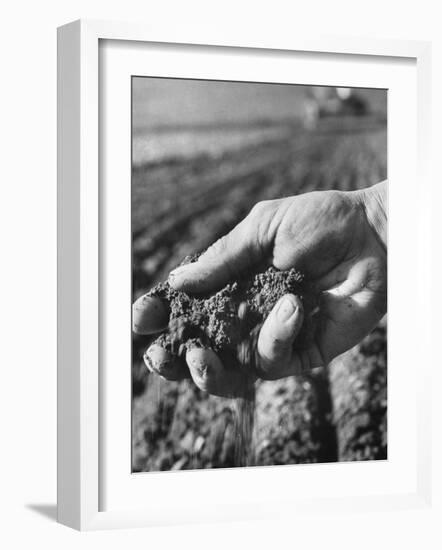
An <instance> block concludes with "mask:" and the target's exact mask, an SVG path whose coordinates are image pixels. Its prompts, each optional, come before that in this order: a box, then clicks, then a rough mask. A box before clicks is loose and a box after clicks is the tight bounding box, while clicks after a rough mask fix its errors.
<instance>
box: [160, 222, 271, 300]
mask: <svg viewBox="0 0 442 550" xmlns="http://www.w3.org/2000/svg"><path fill="white" fill-rule="evenodd" d="M257 241H258V240H257V239H256V238H255V235H254V233H253V227H252V228H250V225H249V223H248V222H247V218H246V219H245V220H243V221H242V222H241V223H240V224H238V225H237V226H236V227H235V228H234V229H233V230H232V231H231V232H230V233H228V234H227V235H225V236H224V237H221V238H220V239H219V240H218V241H216V242H215V243H214V244H213V245H212V246H210V247H209V248H208V249H207V250H206V252H204V253H203V254H202V255H201V256H200V257H199V258H198V260H197V261H196V262H193V263H190V264H186V265H182V266H179V267H178V268H176V269H174V270H173V271H172V272H171V273H170V275H169V284H170V285H171V286H172V287H173V288H174V289H175V290H182V291H184V292H190V293H191V294H204V293H207V292H213V291H216V290H219V289H220V288H222V287H223V286H225V285H226V284H227V283H228V282H230V281H232V280H234V279H236V278H238V277H239V276H240V275H241V274H243V273H245V272H248V271H251V270H252V269H253V267H254V266H256V265H257V264H258V263H259V262H260V259H261V256H262V254H261V251H260V249H259V246H258V244H257Z"/></svg>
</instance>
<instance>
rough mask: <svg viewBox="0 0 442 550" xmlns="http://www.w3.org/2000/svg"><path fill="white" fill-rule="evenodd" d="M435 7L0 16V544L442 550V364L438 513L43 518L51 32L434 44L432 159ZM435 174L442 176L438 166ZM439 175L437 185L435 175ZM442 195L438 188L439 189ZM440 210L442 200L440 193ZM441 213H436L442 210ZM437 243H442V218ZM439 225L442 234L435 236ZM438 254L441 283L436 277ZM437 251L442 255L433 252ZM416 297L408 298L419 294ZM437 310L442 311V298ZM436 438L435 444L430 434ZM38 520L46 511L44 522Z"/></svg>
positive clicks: (202, 4) (142, 9) (193, 2)
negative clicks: (76, 527)
mask: <svg viewBox="0 0 442 550" xmlns="http://www.w3.org/2000/svg"><path fill="white" fill-rule="evenodd" d="M437 5H438V2H436V1H434V2H433V1H430V0H421V1H420V2H409V1H403V2H393V1H392V2H386V1H385V0H371V1H370V2H367V1H365V2H355V0H334V1H332V2H330V1H328V0H324V1H323V0H316V1H314V0H312V1H309V2H307V1H304V2H302V3H301V2H295V1H290V2H283V1H278V0H273V1H272V2H263V3H262V4H260V3H258V2H257V1H256V0H255V1H254V2H253V1H251V0H247V1H242V2H240V1H239V0H236V1H235V0H232V1H230V0H224V1H223V2H221V1H216V2H207V1H198V0H186V1H185V2H180V1H179V0H176V1H167V0H161V1H158V0H157V1H155V2H154V1H150V2H149V1H146V0H143V1H137V0H124V1H121V0H120V2H116V1H115V0H107V1H105V0H87V1H85V0H77V1H75V2H74V1H72V0H64V1H62V2H58V3H56V2H50V1H49V0H40V1H39V2H31V1H20V0H17V1H16V2H14V3H8V5H7V7H6V6H3V9H2V32H1V33H0V40H1V49H0V52H1V75H2V82H1V86H0V96H1V97H0V131H1V134H0V139H1V142H0V147H1V149H0V150H1V152H2V154H1V159H2V160H1V163H0V170H1V172H2V176H1V178H0V197H1V200H0V224H1V227H0V229H1V231H0V235H1V237H0V238H1V248H0V251H1V255H0V258H1V264H0V265H1V271H0V282H1V284H0V293H1V294H0V312H1V332H0V334H1V337H0V342H1V345H0V369H1V370H0V372H1V373H2V384H1V398H0V418H1V437H0V441H1V451H0V464H1V467H0V476H1V482H0V494H1V497H0V500H1V504H0V507H1V511H0V513H1V516H0V517H1V525H2V527H1V529H0V545H1V546H2V547H3V548H8V549H9V548H27V547H32V546H35V545H37V546H43V545H44V546H45V547H48V548H63V549H70V548H77V547H79V546H80V545H81V547H82V548H83V547H84V548H95V547H97V545H98V544H100V545H101V544H106V545H107V547H108V548H109V547H111V548H113V547H115V548H118V547H121V546H122V545H123V544H124V545H125V548H129V547H130V545H143V546H145V547H150V548H155V547H160V548H161V549H162V550H163V549H164V550H169V549H172V548H187V547H191V548H193V549H196V548H207V547H210V548H214V549H218V548H223V549H224V548H226V547H227V548H236V547H240V545H246V547H247V548H251V547H253V548H267V547H273V548H279V547H281V548H286V547H295V546H296V547H299V548H333V547H335V546H336V547H339V548H340V549H344V548H357V549H358V550H359V549H365V548H390V547H391V548H392V547H399V546H400V547H401V548H404V549H407V548H413V549H414V548H418V547H420V548H425V549H430V548H436V547H438V548H439V547H440V545H441V541H442V534H441V530H440V528H438V525H437V520H438V519H439V520H440V517H441V512H442V499H441V497H442V487H441V475H440V472H438V470H439V469H440V463H441V458H442V452H441V445H440V421H438V422H436V418H440V417H441V406H440V405H439V399H438V395H439V388H440V387H441V384H440V383H439V384H438V383H437V382H441V377H440V369H439V370H438V368H437V367H438V365H435V375H436V376H437V379H435V382H434V383H433V389H434V395H433V402H434V418H435V421H434V426H433V431H434V434H435V450H434V462H435V463H434V466H435V468H434V480H435V481H434V483H435V502H434V506H433V508H432V509H429V510H423V511H402V512H396V513H391V514H388V515H385V514H379V515H374V514H372V515H370V516H369V517H367V516H363V515H352V516H351V517H349V516H346V517H344V516H333V515H331V516H327V517H307V518H306V517H304V518H302V520H297V519H296V517H294V518H293V522H292V523H291V524H290V525H287V524H285V525H284V524H278V523H274V522H269V523H265V524H261V525H256V524H235V525H231V526H225V525H223V526H222V527H220V526H215V527H211V526H203V527H198V528H196V527H185V528H184V527H177V528H173V529H168V530H164V529H160V528H157V529H153V530H149V531H146V530H138V531H120V532H105V533H87V534H79V533H76V532H74V531H70V530H68V529H67V528H64V527H62V526H59V525H57V524H56V523H54V521H51V520H50V519H48V517H47V515H48V514H49V515H54V514H55V510H54V508H53V506H54V504H55V489H56V487H55V468H56V460H55V449H56V447H55V434H56V418H55V410H56V376H55V374H56V347H55V343H56V233H55V227H56V27H57V26H59V25H61V24H64V23H66V22H68V21H70V20H73V19H77V18H79V17H84V18H98V19H117V20H118V19H120V20H136V21H146V22H150V23H152V21H167V22H168V23H170V28H171V29H172V28H174V27H181V26H182V25H185V26H186V27H187V28H188V30H189V31H190V30H192V29H193V28H197V27H199V26H201V25H202V26H204V27H205V28H206V30H207V31H208V32H209V31H210V29H211V28H213V29H214V30H215V29H216V30H217V31H219V29H220V28H221V29H222V28H225V29H226V32H227V31H228V29H231V30H234V31H235V32H243V33H245V34H247V35H249V36H250V37H251V38H252V37H253V36H254V35H259V34H262V33H265V34H267V35H268V37H269V41H270V39H271V37H272V36H274V37H277V36H278V35H279V34H280V33H296V32H297V29H302V30H303V31H304V32H306V31H309V30H310V31H311V32H312V33H326V34H339V33H341V34H349V35H360V34H362V35H365V36H373V37H374V36H381V37H392V38H403V39H424V40H433V41H434V59H433V66H434V71H435V72H434V81H433V98H434V114H435V117H434V145H433V148H434V153H435V155H434V158H435V159H436V147H437V144H438V143H439V144H440V128H442V126H441V124H442V118H441V106H440V98H442V79H441V77H442V69H441V68H442V35H441V32H440V22H441V16H440V14H439V13H438V9H437ZM433 175H434V180H435V181H436V182H437V183H439V184H440V176H439V177H438V174H437V172H436V163H434V174H433ZM437 180H439V181H437ZM439 187H440V186H439ZM436 195H437V197H436V200H435V204H438V203H440V201H441V199H442V192H441V189H440V188H439V189H438V190H437V191H436ZM439 218H441V217H440V216H439ZM436 223H438V224H439V227H438V228H436V227H435V245H434V246H435V247H436V238H437V235H439V236H440V235H442V228H441V227H440V224H441V222H440V219H438V220H436ZM436 231H437V232H436ZM441 248H442V247H441V246H440V237H439V249H438V252H439V254H438V256H437V258H436V254H435V277H437V278H438V279H442V277H441V275H442V270H441V265H442V264H441V261H440V260H441V258H440V249H441ZM435 250H436V248H435ZM410 290H411V293H410V297H409V298H407V299H413V295H412V290H413V289H410ZM435 307H436V308H440V307H441V298H440V296H436V297H435ZM436 436H438V437H439V439H436ZM42 512H43V514H42Z"/></svg>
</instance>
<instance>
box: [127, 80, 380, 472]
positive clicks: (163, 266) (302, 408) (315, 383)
mask: <svg viewBox="0 0 442 550" xmlns="http://www.w3.org/2000/svg"><path fill="white" fill-rule="evenodd" d="M132 128H133V133H132V162H133V164H132V239H133V251H132V268H133V269H132V274H133V299H134V300H135V299H136V298H137V297H138V296H140V295H141V294H143V293H144V292H146V291H147V290H149V288H151V287H152V286H153V285H155V284H156V283H157V282H159V281H161V280H164V279H165V278H167V275H168V273H169V271H170V270H171V269H172V268H173V267H175V266H176V265H177V264H179V263H180V262H181V260H182V259H183V258H184V257H185V256H186V255H188V254H193V253H195V252H198V251H201V250H204V249H205V248H206V247H207V246H209V245H210V244H211V243H212V242H213V241H214V240H216V239H217V238H219V237H220V236H222V235H223V234H225V233H226V232H227V231H229V230H230V229H231V228H232V227H233V226H234V225H236V224H237V223H238V222H239V221H240V220H241V219H242V218H243V217H244V216H245V215H247V213H248V212H249V210H250V209H251V207H252V206H253V205H254V204H255V203H256V202H258V201H260V200H264V199H272V198H280V197H284V196H290V195H296V194H300V193H305V192H309V191H313V190H319V189H341V190H352V189H359V188H363V187H367V186H370V185H373V184H375V183H377V182H379V181H381V180H382V179H385V178H386V176H387V91H386V90H373V89H354V88H333V87H313V86H296V85H280V84H278V85H276V84H256V83H238V82H218V81H197V80H180V79H160V78H146V77H133V79H132ZM149 343H150V338H149V337H142V336H137V335H134V336H133V364H132V389H133V413H132V470H133V471H134V472H141V471H158V470H170V469H173V470H180V469H194V468H220V467H233V466H237V465H239V462H238V457H237V455H236V451H235V449H236V448H237V443H238V439H241V430H242V427H241V425H240V423H239V422H238V415H237V405H236V404H235V403H234V402H232V400H229V399H223V398H219V397H213V396H208V395H207V394H205V393H203V392H201V391H200V390H198V389H197V388H196V387H195V386H194V385H193V383H192V382H190V381H182V382H170V381H165V380H162V379H161V378H159V377H158V376H154V375H151V374H149V373H148V371H147V369H146V368H145V366H144V363H143V359H142V355H143V351H144V349H145V348H146V347H147V346H148V345H149ZM254 415H255V428H254V433H253V439H252V442H251V446H252V447H253V449H252V455H253V461H252V463H253V464H255V465H271V464H295V463H306V462H331V461H353V460H373V459H386V458H387V324H386V319H384V320H383V321H382V322H381V323H380V325H379V326H378V327H377V328H376V329H375V330H374V331H373V332H372V334H370V335H369V336H368V337H367V338H366V339H365V340H364V341H363V342H361V344H360V345H358V346H356V347H355V348H354V349H353V350H350V351H349V352H347V353H346V354H344V355H342V356H340V357H339V358H337V359H336V360H335V361H334V362H333V363H332V364H331V365H329V366H328V368H327V369H326V370H325V371H324V372H323V373H321V374H319V375H309V376H305V377H302V378H288V379H284V380H280V381H275V382H259V383H258V384H257V393H256V406H255V411H254Z"/></svg>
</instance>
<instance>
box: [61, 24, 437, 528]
mask: <svg viewBox="0 0 442 550" xmlns="http://www.w3.org/2000/svg"><path fill="white" fill-rule="evenodd" d="M103 40H106V41H125V43H126V45H127V47H129V48H130V47H131V45H132V44H139V43H141V42H142V43H150V44H152V43H167V44H175V45H176V48H177V49H178V50H179V48H180V45H182V47H184V46H186V47H187V48H189V47H191V46H195V47H196V46H198V47H200V46H204V47H206V48H208V50H209V55H210V50H213V48H229V52H230V54H231V55H235V51H238V52H241V54H242V55H244V54H247V52H248V51H250V52H252V51H253V52H256V51H260V52H265V51H271V52H272V53H273V54H274V55H281V56H282V55H284V54H285V53H287V52H309V53H311V54H317V55H324V54H330V55H332V56H337V57H339V56H346V57H349V56H350V57H353V58H354V59H356V58H357V56H368V57H377V58H382V59H390V60H392V61H393V62H394V60H395V59H398V60H399V59H409V60H412V62H413V63H415V64H416V85H417V103H416V111H417V117H418V122H417V131H416V136H415V143H416V144H417V150H416V151H415V153H416V159H417V170H418V176H419V193H418V194H419V204H420V205H421V208H420V211H419V212H420V213H419V231H420V232H419V238H418V239H419V240H418V243H417V245H418V248H416V250H415V252H416V256H415V258H416V259H418V260H419V266H418V267H417V268H416V278H417V279H416V280H417V281H418V282H419V287H420V288H421V291H420V294H419V301H418V303H417V304H415V307H416V308H417V310H418V311H420V312H421V313H427V315H421V316H420V317H421V319H423V320H422V322H421V323H420V331H421V336H422V342H421V343H422V345H424V344H425V338H426V336H425V334H426V332H425V331H426V329H428V327H429V325H428V323H430V322H431V316H430V315H429V314H428V312H429V311H430V307H431V302H430V294H429V293H430V290H429V287H430V284H431V254H430V252H429V250H428V247H427V248H426V247H425V246H424V243H425V242H430V240H429V239H427V240H426V238H427V237H428V235H429V231H430V226H429V216H428V213H429V211H428V210H426V209H427V208H429V207H428V205H429V204H431V185H430V181H429V175H428V171H427V165H428V162H427V154H428V153H427V151H428V149H429V120H430V115H431V111H430V109H431V105H430V101H429V96H428V94H429V79H430V45H429V43H426V42H408V41H389V40H364V39H363V38H354V37H353V38H350V37H318V38H312V37H305V36H302V35H299V34H296V35H294V36H293V37H285V36H281V38H280V40H279V41H278V43H276V42H275V43H271V44H269V43H267V41H266V39H265V37H262V38H260V39H256V40H254V41H253V42H249V41H245V40H243V39H242V38H241V37H232V36H229V35H228V34H227V33H224V34H223V33H220V36H217V37H207V36H205V35H204V31H203V30H201V33H200V34H199V35H198V36H196V35H192V36H186V31H185V30H183V32H182V33H180V34H179V35H178V34H177V33H175V32H174V33H173V36H166V35H164V34H163V33H162V32H155V30H154V29H153V28H150V27H148V26H144V25H136V24H127V23H117V22H101V21H76V22H73V23H70V24H68V25H65V26H63V27H61V28H60V29H59V30H58V521H59V522H60V523H63V524H65V525H68V526H70V527H74V528H76V529H80V530H90V529H104V528H116V527H139V526H150V525H158V524H170V523H177V522H195V521H205V520H207V521H216V520H218V521H219V520H231V519H242V518H248V519H250V518H260V517H262V509H263V504H264V502H265V498H266V497H265V495H264V496H263V498H262V500H260V501H257V500H256V501H253V499H251V501H250V502H247V501H241V498H239V499H238V503H237V505H236V506H232V507H231V509H230V510H229V511H228V513H227V512H226V511H225V512H224V513H222V514H220V513H219V510H218V511H217V510H216V509H211V508H210V507H208V506H207V501H206V502H204V501H202V502H199V503H198V502H196V501H195V502H193V503H190V504H189V506H188V507H187V510H186V508H184V507H183V502H184V501H183V502H180V503H178V504H177V506H176V507H175V508H173V509H172V507H171V508H170V510H169V511H168V512H169V513H167V504H166V503H165V504H164V506H163V507H162V506H156V507H155V506H153V505H152V503H150V505H149V506H144V507H134V506H126V505H125V503H123V502H122V505H121V507H120V506H113V507H112V509H111V510H103V507H102V502H101V496H100V495H101V492H100V484H101V483H103V472H102V468H103V462H102V458H103V457H102V456H101V455H102V453H103V444H102V439H103V434H102V433H101V426H102V424H101V414H102V411H103V409H102V407H101V405H100V400H102V399H103V397H104V396H103V395H102V392H103V387H102V386H101V385H100V373H101V368H102V365H101V360H102V358H101V355H100V345H99V343H100V336H101V318H100V302H101V301H102V299H103V294H102V289H101V284H100V281H101V277H102V276H103V273H102V271H101V268H102V262H101V256H102V251H101V242H102V241H101V239H102V235H101V234H100V231H101V230H102V226H100V209H101V208H102V204H101V188H100V174H99V166H100V165H99V158H100V157H99V155H100V127H99V114H100V109H101V108H102V106H101V105H100V94H99V75H100V67H99V59H100V55H99V53H100V52H99V48H100V41H103ZM390 145H391V143H390ZM399 175H400V174H399V173H393V174H390V177H392V178H395V177H398V176H399ZM396 196H397V195H396ZM394 197H395V194H394V193H393V197H392V198H393V199H394ZM397 220H398V221H397V223H398V224H400V223H402V221H401V220H400V219H399V218H397ZM427 289H428V290H427ZM430 332H431V331H430V330H427V334H430ZM427 338H429V336H427ZM428 349H429V351H428V352H427V353H428V354H429V355H431V348H430V347H429V346H428ZM430 365H431V358H430V356H428V360H427V361H423V362H422V364H421V366H420V369H421V371H420V376H419V379H418V380H416V384H415V393H416V403H417V404H416V414H415V418H414V420H415V428H416V444H415V451H416V453H415V454H416V456H415V457H414V458H415V460H414V462H413V465H412V467H413V468H414V470H415V480H416V483H415V484H414V485H413V488H412V490H406V491H397V492H395V491H391V492H390V493H386V494H382V495H380V494H366V495H357V496H351V495H344V496H343V495H339V494H336V495H335V496H331V493H329V494H327V495H326V494H325V493H324V495H321V492H320V491H318V490H315V491H313V493H314V495H315V496H314V498H313V497H312V498H311V499H307V498H303V499H302V501H300V500H299V499H298V500H296V501H295V499H294V500H293V502H292V501H291V500H290V499H288V500H287V497H286V495H283V494H282V493H281V500H284V502H285V503H284V506H282V507H280V508H279V510H282V509H284V510H286V511H285V512H278V516H279V517H283V516H284V514H287V518H289V517H290V514H293V513H294V512H295V511H296V513H309V511H310V512H311V511H314V510H318V509H324V510H326V509H330V508H333V510H334V511H336V510H348V509H353V510H354V509H355V507H356V508H357V509H360V510H372V509H379V508H384V507H386V508H388V509H391V508H395V507H415V506H425V505H427V504H428V503H429V501H430V497H431V471H430V444H431V441H430V431H429V415H430V402H429V395H430V391H429V387H430V381H429V377H430V371H429V369H430ZM393 383H394V379H393ZM338 466H339V465H338ZM341 469H342V466H341ZM254 470H255V472H256V473H253V474H247V475H248V476H249V479H250V480H252V481H253V479H252V477H250V476H255V478H256V476H263V475H264V474H263V473H262V472H258V470H259V469H254ZM287 471H288V470H284V471H282V470H279V473H278V483H281V482H282V483H283V482H284V476H285V475H288V474H287ZM270 472H271V471H270V470H267V472H266V474H265V475H266V477H267V478H269V476H271V475H274V474H271V473H270ZM324 472H325V470H324ZM226 474H228V475H232V474H234V475H235V483H236V482H237V480H238V476H241V475H244V473H241V471H240V470H237V471H236V472H234V473H233V472H224V473H221V474H219V473H215V472H204V473H203V475H204V476H205V477H204V481H203V482H202V481H201V478H199V480H198V479H197V478H196V474H195V473H192V472H190V473H186V474H185V475H186V476H189V475H190V476H193V478H192V483H193V484H197V483H200V484H201V485H203V484H206V485H207V480H208V479H209V478H208V477H207V476H208V475H209V476H212V477H213V476H217V475H218V476H219V475H222V476H223V475H224V476H225V475H226ZM172 475H173V476H177V475H179V476H181V475H182V474H172ZM198 475H199V474H198ZM325 475H328V474H327V473H325ZM150 479H151V481H152V482H154V478H153V477H152V478H150ZM176 479H177V478H175V483H177V482H176ZM223 480H224V477H223V478H222V480H221V482H222V481H223ZM164 482H165V478H164V477H163V479H162V480H158V479H157V480H156V481H155V484H156V485H157V486H158V485H160V486H161V483H164ZM147 483H149V479H147ZM224 483H225V482H224ZM270 483H271V480H270ZM169 485H170V483H169ZM178 485H180V484H179V483H178ZM168 490H171V487H169V488H168ZM182 490H183V491H184V490H185V485H182ZM209 496H210V495H209ZM272 498H273V499H275V498H278V494H277V493H276V494H273V495H272ZM246 504H247V507H246ZM266 516H268V513H266Z"/></svg>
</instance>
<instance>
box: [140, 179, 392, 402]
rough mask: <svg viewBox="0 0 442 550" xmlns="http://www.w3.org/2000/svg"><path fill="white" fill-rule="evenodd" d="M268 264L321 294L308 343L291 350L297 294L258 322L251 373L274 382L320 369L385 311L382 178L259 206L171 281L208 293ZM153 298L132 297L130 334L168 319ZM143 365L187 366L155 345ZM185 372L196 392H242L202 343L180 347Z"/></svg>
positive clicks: (175, 371) (173, 375)
mask: <svg viewBox="0 0 442 550" xmlns="http://www.w3.org/2000/svg"><path fill="white" fill-rule="evenodd" d="M270 265H273V266H274V267H276V268H277V269H281V270H286V269H290V268H292V267H295V268H296V269H298V270H299V271H301V272H303V273H304V274H305V276H306V278H307V279H308V280H309V281H310V282H312V283H313V284H314V285H315V287H316V288H317V290H318V291H319V292H320V296H321V300H320V313H319V315H320V322H319V326H318V329H317V331H316V333H315V335H314V339H313V342H312V344H311V345H310V346H309V347H308V348H307V349H303V350H294V348H293V342H294V340H295V339H296V336H297V334H298V333H299V331H300V329H301V326H302V322H303V308H302V303H301V301H300V300H299V299H298V298H297V297H296V296H294V295H290V294H287V295H285V296H284V297H283V298H281V300H279V301H278V303H277V304H276V305H275V307H274V308H273V310H272V311H271V313H270V314H269V316H268V317H267V319H266V320H265V322H264V325H263V327H262V329H261V331H260V334H259V338H258V343H257V355H258V361H257V367H256V369H257V374H258V375H259V376H260V377H261V378H263V379H278V378H283V377H285V376H290V375H295V374H299V373H302V372H308V371H310V370H312V369H314V368H318V367H322V366H325V365H326V364H327V363H328V362H330V361H331V360H332V359H333V358H334V357H336V356H337V355H339V354H341V353H343V352H344V351H346V350H348V349H350V348H351V347H353V346H354V345H356V344H357V343H358V342H359V341H360V340H361V339H362V338H363V337H364V336H365V335H366V334H368V333H369V332H370V331H371V330H372V329H373V328H374V327H375V326H376V324H377V323H378V322H379V320H380V319H381V318H382V316H383V315H384V314H385V312H386V302H387V249H386V182H383V183H380V184H378V185H376V186H374V187H372V188H369V189H366V190H362V191H353V192H341V191H320V192H313V193H306V194H304V195H299V196H296V197H290V198H284V199H278V200H272V201H264V202H261V203H258V204H257V205H256V206H255V207H254V208H253V209H252V211H251V212H250V214H249V215H248V216H247V217H246V218H245V219H244V220H243V221H242V222H241V223H240V224H238V225H237V226H236V227H235V228H234V229H233V230H232V231H231V232H230V233H229V234H228V235H226V236H224V237H222V238H221V239H220V240H218V241H217V242H216V243H214V244H213V245H212V246H211V247H210V248H209V249H208V250H207V251H206V252H205V253H204V254H202V255H201V256H200V258H199V259H198V261H197V262H195V263H191V264H187V265H184V266H180V267H179V268H177V269H176V270H174V271H173V272H172V273H171V274H170V276H169V283H170V285H171V286H172V287H173V288H175V289H176V290H182V291H185V292H187V293H190V294H192V293H197V294H198V293H208V292H214V291H216V290H218V289H220V288H222V287H223V286H224V285H225V284H226V283H228V282H229V281H232V280H235V279H238V278H239V277H241V276H243V275H244V274H250V272H251V271H259V270H265V269H266V268H267V267H269V266H270ZM167 320H168V319H167V312H166V311H165V309H164V307H163V306H162V304H161V302H160V301H159V299H157V298H152V297H150V298H148V299H146V298H144V297H142V298H140V299H139V300H137V302H135V304H134V309H133V322H134V330H135V332H141V333H144V334H146V333H155V332H158V331H161V330H163V329H164V328H165V326H167ZM146 357H147V360H148V361H147V362H148V363H149V366H150V368H151V369H153V370H154V371H156V372H160V373H161V375H162V376H164V377H165V378H169V379H175V380H176V379H180V378H182V377H185V376H186V369H184V368H183V367H182V365H180V364H179V362H178V361H177V359H176V358H175V357H173V356H172V355H171V354H170V353H169V352H168V351H166V350H165V349H162V348H161V347H160V346H158V345H157V344H154V345H152V346H151V347H150V348H149V349H148V350H147V352H146ZM186 362H187V364H188V367H189V370H190V374H191V376H192V378H193V380H194V382H195V383H196V384H197V386H198V387H200V388H201V389H203V390H206V391H209V392H210V393H214V394H217V395H229V396H235V395H241V394H242V393H243V390H244V388H243V386H244V380H243V377H241V376H240V375H239V374H235V373H234V372H232V371H231V370H229V371H227V369H226V368H225V366H224V365H223V364H222V363H221V361H220V359H219V358H218V357H217V355H216V354H215V353H214V352H213V351H212V350H210V349H200V348H194V349H191V350H189V351H187V354H186Z"/></svg>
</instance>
